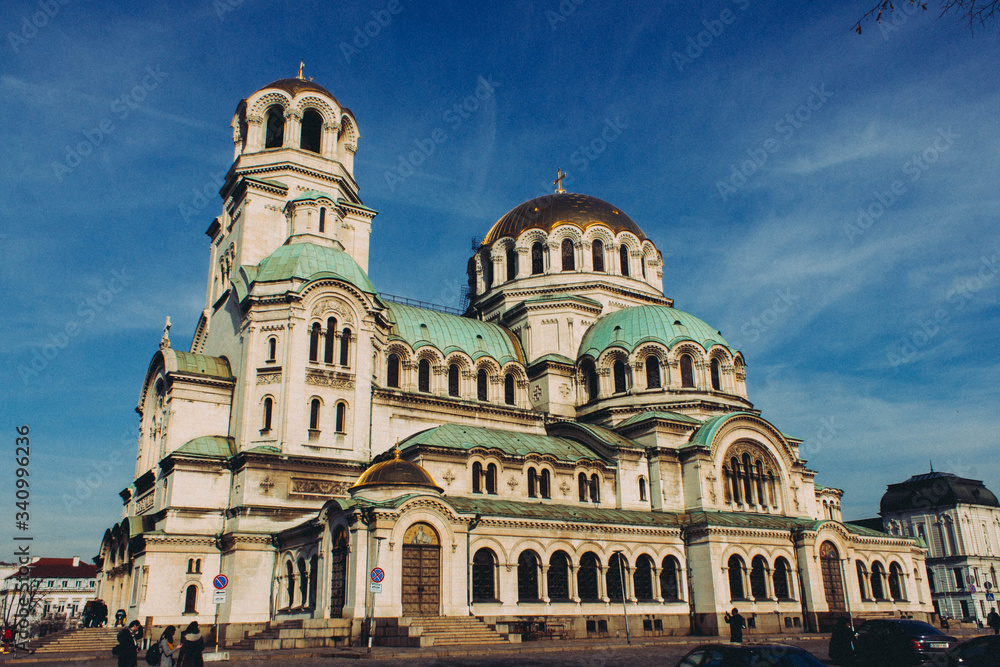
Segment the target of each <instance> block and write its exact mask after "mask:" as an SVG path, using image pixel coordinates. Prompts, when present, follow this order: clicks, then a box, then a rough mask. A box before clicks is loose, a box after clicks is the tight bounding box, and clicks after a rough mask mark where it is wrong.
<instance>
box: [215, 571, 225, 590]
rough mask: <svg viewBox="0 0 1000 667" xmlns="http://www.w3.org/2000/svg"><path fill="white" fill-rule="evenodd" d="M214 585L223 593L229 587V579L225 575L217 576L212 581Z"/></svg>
mask: <svg viewBox="0 0 1000 667" xmlns="http://www.w3.org/2000/svg"><path fill="white" fill-rule="evenodd" d="M212 585H213V586H215V587H216V588H217V589H219V590H220V591H221V590H222V589H223V588H225V587H226V586H228V585H229V577H227V576H226V575H224V574H217V575H215V579H212Z"/></svg>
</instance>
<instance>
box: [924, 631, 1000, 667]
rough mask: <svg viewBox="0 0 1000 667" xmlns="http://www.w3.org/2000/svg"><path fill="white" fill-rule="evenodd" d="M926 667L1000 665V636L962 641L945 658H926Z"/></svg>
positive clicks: (992, 666) (995, 666) (991, 666)
mask: <svg viewBox="0 0 1000 667" xmlns="http://www.w3.org/2000/svg"><path fill="white" fill-rule="evenodd" d="M924 664H925V665H928V667H931V666H932V667H997V665H1000V636H997V635H987V636H985V637H976V638H975V639H970V640H969V641H967V642H962V643H961V644H959V645H958V646H956V647H955V648H953V649H952V650H950V651H948V654H947V660H943V659H941V658H940V657H938V658H935V659H932V660H928V661H927V662H926V663H924Z"/></svg>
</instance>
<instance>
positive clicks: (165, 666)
mask: <svg viewBox="0 0 1000 667" xmlns="http://www.w3.org/2000/svg"><path fill="white" fill-rule="evenodd" d="M176 632H177V628H175V627H174V626H172V625H168V626H167V627H166V628H164V630H163V634H161V635H160V667H174V661H175V658H176V656H177V654H178V653H180V652H181V644H180V642H177V641H175V640H174V634H176Z"/></svg>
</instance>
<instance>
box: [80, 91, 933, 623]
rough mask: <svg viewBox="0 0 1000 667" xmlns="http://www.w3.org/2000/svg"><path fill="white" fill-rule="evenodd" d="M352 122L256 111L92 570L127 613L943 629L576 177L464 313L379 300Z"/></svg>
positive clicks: (508, 217) (655, 260) (277, 101)
mask: <svg viewBox="0 0 1000 667" xmlns="http://www.w3.org/2000/svg"><path fill="white" fill-rule="evenodd" d="M358 127H359V126H358V123H357V121H356V120H355V119H354V117H353V115H352V114H351V112H350V111H349V110H348V109H347V108H345V107H343V106H342V105H341V104H340V103H339V102H338V101H337V99H336V98H335V97H334V96H333V95H332V94H330V93H329V92H328V91H327V90H326V89H325V88H323V87H322V86H320V85H318V84H316V83H313V82H311V81H307V80H305V79H302V78H294V79H283V80H280V81H275V82H274V83H272V84H269V85H267V86H265V87H264V88H262V89H260V90H258V91H257V92H255V93H253V94H252V95H250V96H249V97H248V98H247V99H245V100H243V101H241V102H240V103H239V105H238V106H237V109H236V113H235V114H234V116H233V120H232V130H233V138H234V161H233V165H232V167H231V168H230V170H229V172H228V175H227V176H226V179H225V184H224V186H223V187H222V189H221V191H220V196H221V199H222V205H221V211H220V214H219V216H218V217H216V218H215V219H214V220H211V221H210V223H209V225H208V229H207V231H206V234H207V236H208V239H209V252H208V255H209V271H208V276H209V277H208V285H207V291H206V299H205V306H204V310H203V312H202V315H201V317H200V319H199V321H198V322H197V325H196V328H195V334H194V338H193V342H192V344H191V347H190V349H189V350H186V351H181V350H175V349H173V348H172V347H171V343H170V339H169V327H168V329H167V330H165V332H164V336H163V339H162V341H161V342H160V347H159V350H158V351H156V352H155V353H154V354H153V356H152V360H151V362H150V364H149V367H148V369H147V371H146V375H145V379H144V380H143V381H142V385H141V391H140V394H139V401H138V408H137V410H138V412H139V415H140V418H139V426H140V431H141V433H140V437H139V443H138V452H137V458H136V469H135V481H134V482H133V483H132V484H131V485H130V486H129V487H128V488H127V489H125V490H123V491H122V493H121V496H122V499H123V502H124V507H123V518H122V521H121V522H120V523H118V524H116V525H114V526H112V527H110V528H109V529H108V530H107V531H106V533H105V536H104V539H103V541H102V543H101V546H100V555H99V556H98V558H97V559H96V562H97V564H98V567H99V569H100V573H99V581H100V584H99V585H100V590H99V593H98V595H99V597H102V598H103V599H105V600H106V601H107V603H108V605H109V607H110V608H112V609H116V608H119V607H122V608H125V609H126V610H127V611H128V613H129V618H130V619H131V618H138V619H140V620H142V621H144V622H145V623H152V624H153V625H155V626H164V625H167V624H174V625H178V624H181V623H186V622H188V621H190V620H198V621H199V622H202V623H205V624H212V623H213V622H214V620H215V614H216V607H215V605H213V604H212V602H211V599H212V597H211V591H212V578H213V576H214V575H215V574H217V573H220V572H221V573H224V574H226V575H228V577H229V580H230V582H231V583H230V585H229V587H228V589H227V591H228V592H227V597H226V601H225V602H224V603H222V604H221V605H220V606H219V609H218V618H219V622H220V623H221V624H223V625H224V626H228V627H230V628H236V629H237V630H239V632H236V633H235V634H232V633H227V636H239V634H240V632H243V631H247V630H248V629H254V628H261V627H263V626H264V625H265V624H268V623H275V622H281V621H285V620H303V621H309V622H316V623H318V622H320V621H323V620H324V619H343V622H344V623H346V624H347V626H348V627H349V628H350V630H349V633H350V634H351V635H352V636H355V637H357V635H358V634H359V633H360V632H361V629H362V628H361V623H360V619H363V618H366V617H371V618H375V619H394V622H397V623H399V622H400V621H399V620H398V619H401V618H402V619H413V618H417V619H425V618H427V617H440V618H444V619H449V618H454V619H459V618H468V617H470V616H471V617H476V618H480V619H483V620H485V621H486V622H488V623H489V624H492V625H498V626H504V625H509V624H520V625H517V626H516V627H527V626H526V625H525V624H530V623H547V624H548V626H549V627H558V628H561V632H562V633H563V634H565V635H567V636H574V637H587V636H599V635H602V634H606V633H612V634H613V633H615V632H619V631H620V630H621V627H622V625H621V624H622V604H623V603H624V605H625V609H626V610H627V612H628V614H629V615H630V616H632V617H634V619H635V621H634V624H635V628H636V629H637V630H638V629H640V628H641V631H642V632H646V633H653V634H666V633H674V634H687V633H707V634H714V633H717V632H719V631H720V627H724V626H723V621H722V618H723V615H724V613H725V611H727V610H729V609H731V608H732V607H734V606H735V607H738V608H739V609H740V611H741V612H742V613H743V614H744V615H746V616H747V617H748V618H749V619H750V623H751V630H750V631H751V632H753V631H755V630H756V631H768V632H774V631H778V630H785V631H789V632H797V631H799V632H800V631H802V629H803V628H815V627H826V626H827V625H829V623H830V619H831V617H832V616H835V615H839V614H843V613H846V612H847V610H848V608H850V610H852V611H853V612H854V613H855V614H856V615H868V616H882V615H885V616H889V615H899V614H913V615H914V616H916V617H921V618H924V617H927V616H929V614H930V613H931V611H932V607H931V604H930V602H931V597H930V591H929V590H928V582H927V580H926V576H925V571H926V570H925V565H924V559H925V554H926V549H925V546H924V544H923V543H922V542H921V541H920V540H919V539H915V538H913V537H908V536H903V535H887V534H885V533H882V532H879V531H874V530H870V529H866V528H863V527H860V526H855V525H851V524H849V523H844V522H843V521H842V518H841V515H840V501H841V496H842V492H841V491H839V490H837V489H833V488H825V487H822V486H820V485H818V484H816V483H815V482H814V478H815V476H816V472H815V471H814V470H812V469H810V468H809V467H808V465H807V462H806V461H805V460H804V459H802V458H801V457H800V451H799V447H800V445H801V440H799V439H796V438H794V437H791V436H789V435H786V434H784V433H782V432H781V431H780V430H779V429H778V428H777V427H776V426H774V425H772V424H771V423H770V422H769V421H768V420H767V419H765V418H764V417H763V416H762V415H761V413H760V411H759V410H757V409H756V408H754V405H753V403H752V402H751V401H750V398H749V396H748V394H747V384H746V375H747V371H746V363H745V361H744V358H743V355H742V354H741V353H740V352H739V351H738V350H736V349H734V348H733V347H732V346H731V345H730V344H729V343H727V342H726V340H725V338H724V337H723V335H722V334H721V333H720V332H719V331H718V330H716V329H715V328H714V327H712V326H710V325H708V324H707V323H705V322H704V321H702V320H701V319H699V318H698V317H696V316H694V315H692V314H690V313H688V312H686V311H683V310H680V309H677V308H675V307H674V302H673V300H672V299H671V298H669V297H668V296H666V295H665V294H664V291H663V277H664V268H665V267H664V262H663V256H662V254H661V253H660V252H659V251H658V250H657V248H656V245H655V243H654V241H653V240H652V239H650V238H648V237H647V236H646V235H645V234H644V233H643V231H642V229H641V228H640V226H639V225H638V224H637V223H636V222H635V221H633V220H632V219H631V218H630V217H629V216H628V215H627V214H626V213H625V212H624V211H623V210H621V209H619V208H618V207H617V206H615V205H613V204H610V203H608V202H605V201H602V200H601V199H597V198H595V197H592V196H588V195H583V194H577V193H569V192H566V191H565V190H564V189H563V188H562V187H561V181H560V180H559V179H557V188H556V190H555V192H554V193H553V194H550V195H546V196H542V197H537V198H535V199H531V200H530V201H527V202H524V203H523V204H520V205H518V206H515V207H514V208H513V209H511V210H510V211H509V212H508V213H506V214H504V215H502V216H500V217H499V219H498V221H497V222H496V223H495V224H494V225H493V227H492V228H491V229H489V230H482V231H485V232H486V234H485V236H484V237H483V241H482V243H481V244H480V245H479V247H478V248H477V249H476V250H475V252H474V253H473V255H472V257H471V258H470V259H469V262H468V264H467V266H466V274H467V277H468V284H469V292H468V302H467V304H465V308H464V311H463V312H462V313H460V314H457V313H452V312H447V309H438V308H430V307H424V306H418V305H412V304H407V303H399V302H397V301H395V300H393V299H391V298H389V297H387V296H386V295H384V294H380V293H379V292H378V290H377V289H376V286H375V285H373V284H372V282H371V280H370V279H369V277H368V275H367V269H368V257H369V238H370V235H371V232H372V224H373V219H374V218H375V216H376V211H375V210H373V209H372V208H370V207H369V206H367V205H366V204H365V203H363V202H362V200H361V198H360V196H359V192H358V190H359V189H358V184H357V183H356V182H355V180H354V174H353V160H354V155H355V153H356V151H357V150H358V141H359V139H360V133H359V130H358ZM376 238H377V237H376ZM375 252H378V248H377V244H376V246H375ZM459 270H460V269H459ZM857 562H863V563H864V564H865V565H866V567H867V568H868V571H869V572H870V573H871V577H873V578H884V579H885V584H884V586H883V590H885V591H891V595H889V594H887V595H885V596H883V597H882V598H879V599H868V598H866V597H865V595H864V594H863V593H862V592H861V591H859V589H858V587H857V583H858V581H857V579H856V578H855V577H853V576H851V577H848V576H846V575H845V573H846V572H852V573H853V572H854V571H855V563H857ZM877 564H878V565H880V566H881V567H876V565H877ZM376 566H378V567H380V568H381V569H382V571H383V572H384V579H383V580H382V581H381V582H380V584H381V592H375V593H373V592H372V591H371V587H370V586H369V576H370V572H371V571H372V569H373V568H374V567H376ZM880 581H881V579H880ZM331 623H333V621H331ZM331 627H332V625H331ZM376 627H378V625H377V626H376Z"/></svg>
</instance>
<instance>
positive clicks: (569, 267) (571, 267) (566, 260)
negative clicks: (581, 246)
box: [562, 239, 576, 271]
mask: <svg viewBox="0 0 1000 667" xmlns="http://www.w3.org/2000/svg"><path fill="white" fill-rule="evenodd" d="M562 270H563V271H575V270H576V256H575V254H574V252H573V242H572V241H570V240H569V239H563V242H562Z"/></svg>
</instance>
